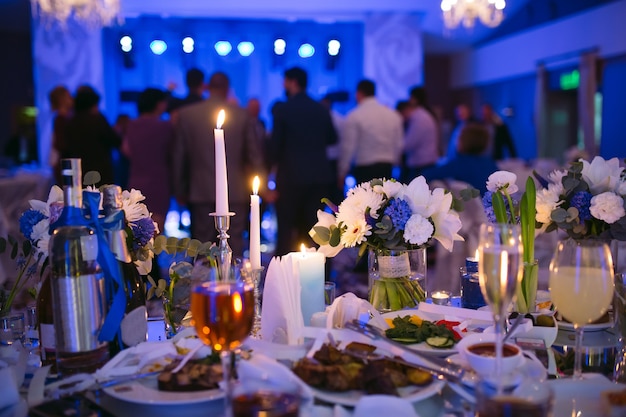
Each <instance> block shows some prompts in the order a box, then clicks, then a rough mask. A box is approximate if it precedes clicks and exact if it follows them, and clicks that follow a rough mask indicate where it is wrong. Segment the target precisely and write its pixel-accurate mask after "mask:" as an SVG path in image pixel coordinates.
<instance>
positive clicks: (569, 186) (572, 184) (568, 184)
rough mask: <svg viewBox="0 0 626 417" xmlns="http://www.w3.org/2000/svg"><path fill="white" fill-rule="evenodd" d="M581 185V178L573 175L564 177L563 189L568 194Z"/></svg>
mask: <svg viewBox="0 0 626 417" xmlns="http://www.w3.org/2000/svg"><path fill="white" fill-rule="evenodd" d="M579 185H580V180H579V179H577V178H572V177H569V176H567V177H563V189H564V191H565V193H566V194H568V193H570V192H571V191H572V190H574V189H575V188H576V187H578V186H579Z"/></svg>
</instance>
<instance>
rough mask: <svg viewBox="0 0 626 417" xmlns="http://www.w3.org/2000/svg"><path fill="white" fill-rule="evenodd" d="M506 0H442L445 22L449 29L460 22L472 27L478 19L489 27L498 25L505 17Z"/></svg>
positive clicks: (455, 26)
mask: <svg viewBox="0 0 626 417" xmlns="http://www.w3.org/2000/svg"><path fill="white" fill-rule="evenodd" d="M504 6H505V2H504V0H442V1H441V10H442V11H443V22H444V24H445V25H446V27H447V28H448V29H455V28H457V27H458V26H459V25H460V24H463V27H465V28H467V29H471V28H473V27H474V24H475V22H476V19H480V21H481V23H482V24H483V25H485V26H488V27H496V26H498V25H499V24H500V23H501V22H502V19H504V13H503V10H504Z"/></svg>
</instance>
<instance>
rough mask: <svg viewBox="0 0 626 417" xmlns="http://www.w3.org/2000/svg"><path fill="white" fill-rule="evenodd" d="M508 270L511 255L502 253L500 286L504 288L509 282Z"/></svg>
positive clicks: (505, 252)
mask: <svg viewBox="0 0 626 417" xmlns="http://www.w3.org/2000/svg"><path fill="white" fill-rule="evenodd" d="M508 269H509V253H508V252H507V251H505V250H504V251H502V253H501V254H500V284H501V285H502V286H503V287H504V286H506V282H507V281H508V279H507V278H508V277H507V274H508Z"/></svg>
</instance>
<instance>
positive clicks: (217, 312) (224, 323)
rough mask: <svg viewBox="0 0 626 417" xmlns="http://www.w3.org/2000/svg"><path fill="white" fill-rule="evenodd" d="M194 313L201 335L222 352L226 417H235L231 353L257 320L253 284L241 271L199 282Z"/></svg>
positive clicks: (195, 322)
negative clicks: (243, 276) (255, 318)
mask: <svg viewBox="0 0 626 417" xmlns="http://www.w3.org/2000/svg"><path fill="white" fill-rule="evenodd" d="M191 313H192V316H193V323H194V326H195V328H196V332H197V333H198V337H199V338H200V339H201V340H202V342H204V343H205V344H206V345H209V346H210V347H211V349H212V350H213V351H217V352H220V357H221V360H222V368H223V372H224V408H225V412H224V415H225V417H232V415H233V411H232V382H231V370H232V368H233V358H232V356H233V355H232V353H233V351H234V349H236V348H237V347H238V346H239V345H241V343H242V342H243V340H244V339H245V338H246V337H248V335H249V333H250V330H251V329H252V322H253V320H254V285H253V284H252V283H250V282H247V281H246V280H244V279H242V277H241V275H239V274H238V273H234V272H233V273H231V274H230V276H228V277H226V278H220V279H218V280H211V281H204V282H198V283H196V284H195V285H194V287H193V290H192V293H191Z"/></svg>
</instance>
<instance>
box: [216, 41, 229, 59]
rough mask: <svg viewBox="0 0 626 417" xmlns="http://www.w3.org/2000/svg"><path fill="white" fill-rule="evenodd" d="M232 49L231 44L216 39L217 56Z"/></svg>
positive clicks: (224, 54) (223, 54)
mask: <svg viewBox="0 0 626 417" xmlns="http://www.w3.org/2000/svg"><path fill="white" fill-rule="evenodd" d="M232 50H233V46H232V45H231V44H230V42H228V41H218V42H216V43H215V52H217V54H218V55H219V56H226V55H228V54H229V53H230V51H232Z"/></svg>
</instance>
